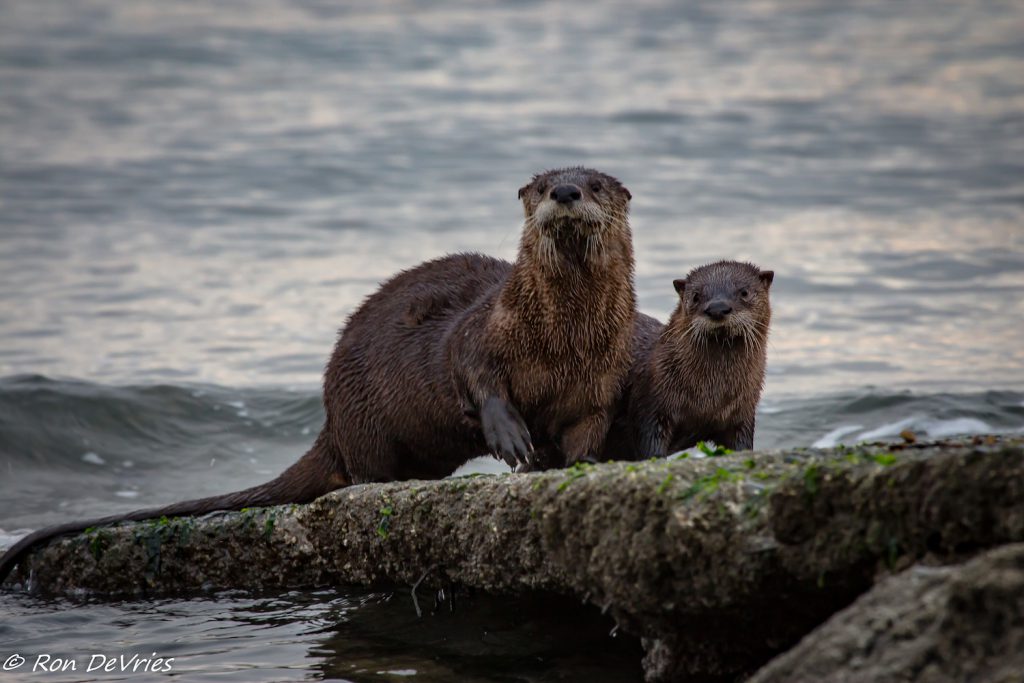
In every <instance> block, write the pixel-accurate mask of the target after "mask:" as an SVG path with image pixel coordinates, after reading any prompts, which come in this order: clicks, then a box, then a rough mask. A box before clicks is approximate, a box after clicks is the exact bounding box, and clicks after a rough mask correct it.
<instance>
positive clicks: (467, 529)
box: [7, 438, 1024, 680]
mask: <svg viewBox="0 0 1024 683" xmlns="http://www.w3.org/2000/svg"><path fill="white" fill-rule="evenodd" d="M879 456H885V457H879ZM1021 501H1024V440H1022V439H1019V438H1013V439H998V438H988V439H974V440H960V441H947V442H942V443H935V444H913V445H898V446H893V445H885V446H863V447H856V448H836V449H828V450H800V449H798V450H780V451H770V452H761V453H753V454H752V453H750V452H746V453H742V454H732V455H721V456H716V457H713V458H688V459H684V460H652V461H646V462H642V463H609V464H604V465H596V466H580V467H576V468H572V469H568V470H556V471H551V472H545V473H540V474H507V475H498V476H475V477H464V478H456V479H446V480H441V481H408V482H400V483H391V484H379V485H364V486H354V487H350V488H347V489H342V490H340V491H336V492H334V493H331V494H328V495H326V496H323V497H322V498H319V499H318V500H316V501H314V502H313V503H310V504H308V505H293V506H282V507H276V508H266V509H247V510H243V511H240V512H236V513H216V514H211V515H207V516H205V517H201V518H181V519H160V520H152V521H149V522H142V523H137V524H123V525H119V526H114V527H109V528H104V529H92V530H89V531H87V532H86V533H83V534H80V535H78V536H74V537H68V538H62V539H59V540H56V541H54V542H52V543H50V544H49V545H48V546H46V547H43V548H40V549H38V550H36V551H34V552H33V553H32V554H31V555H29V556H28V557H27V558H26V560H24V561H23V562H22V564H21V566H20V567H19V568H18V569H17V570H16V572H15V573H14V574H12V576H11V577H10V579H9V581H8V584H7V585H8V586H11V587H16V586H19V585H20V586H22V587H27V588H29V589H31V590H36V591H40V592H45V593H78V592H81V591H88V592H91V593H94V594H107V595H126V594H127V595H143V596H151V595H157V594H174V593H185V592H189V591H196V590H211V589H225V588H245V589H276V588H292V587H300V586H319V585H326V584H359V585H363V586H372V587H378V586H392V587H393V586H406V587H411V586H412V585H414V584H416V583H417V582H418V581H420V580H421V579H422V580H423V581H424V586H425V587H427V586H435V587H436V586H441V585H456V586H468V587H472V588H476V589H480V590H484V591H488V592H494V593H513V594H514V593H522V592H526V591H537V590H543V591H549V592H554V593H560V594H563V595H568V596H572V597H575V598H577V599H580V600H582V601H584V602H587V603H590V604H594V605H597V606H599V607H601V608H602V609H605V610H608V611H609V612H610V614H611V615H612V616H613V617H614V618H615V619H616V620H617V621H618V623H619V624H620V625H621V626H622V628H624V629H625V630H626V631H628V632H630V633H632V634H635V635H637V636H640V637H641V638H643V639H644V643H645V645H646V648H647V656H646V658H645V667H646V672H647V676H648V678H649V680H675V679H677V678H681V677H684V676H703V677H735V676H736V675H741V674H745V673H750V672H753V671H754V670H755V669H756V668H757V667H758V666H760V665H761V664H763V663H765V662H766V661H768V660H769V659H771V658H772V657H773V656H775V655H777V654H779V653H780V652H783V651H784V650H786V649H787V648H788V647H790V646H792V645H793V644H794V643H796V642H797V641H798V640H799V638H800V637H801V636H803V635H804V634H806V633H808V632H809V631H811V630H812V629H813V628H815V627H816V626H817V625H819V624H821V623H822V622H823V621H824V620H825V619H827V618H828V617H829V616H830V615H832V614H833V613H835V612H836V611H838V610H840V609H842V608H843V607H845V606H846V605H848V604H850V603H851V602H852V601H853V600H854V599H855V598H856V597H857V596H858V595H860V594H861V593H863V592H865V591H866V590H868V589H869V588H870V587H871V585H872V584H873V583H874V581H875V580H876V577H878V576H879V575H884V574H886V573H889V572H892V571H896V570H899V569H902V568H906V567H908V566H910V565H912V564H913V563H915V562H917V561H919V560H921V559H922V558H927V559H928V560H929V561H930V562H935V563H951V562H957V561H961V560H962V559H964V558H966V557H969V556H971V555H972V554H975V553H977V552H979V551H981V550H984V549H986V548H991V547H993V546H997V545H1001V544H1005V543H1010V542H1015V541H1024V506H1022V505H1021ZM424 577H425V578H424ZM740 634H742V637H740Z"/></svg>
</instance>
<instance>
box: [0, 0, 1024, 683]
mask: <svg viewBox="0 0 1024 683" xmlns="http://www.w3.org/2000/svg"><path fill="white" fill-rule="evenodd" d="M1022 30H1024V6H1022V5H1021V4H1020V3H1019V2H1015V1H1012V0H1008V1H1006V2H999V1H996V0H992V1H987V2H962V1H952V0H950V1H946V0H908V1H906V2H901V3H889V2H884V1H877V2H847V3H834V2H829V1H828V0H805V1H802V2H799V3H793V2H776V1H773V0H734V1H730V2H721V1H719V0H694V1H691V2H687V3H672V2H667V1H666V2H642V3H628V4H627V3H613V2H587V3H584V2H566V3H558V4H557V5H555V4H550V3H541V2H525V3H498V2H493V3H470V2H453V3H444V4H434V3H416V2H396V3H372V2H364V3H332V2H305V3H297V2H276V1H273V0H244V1H243V0H234V1H231V2H223V3H214V2H199V1H192V2H177V3H159V2H151V1H142V2H131V3H121V2H115V1H114V0H75V1H73V2H72V1H71V0H68V1H65V2H60V1H56V0H46V1H39V0H20V1H12V0H5V1H2V2H0V545H4V544H7V543H10V542H13V540H14V539H15V538H17V537H18V536H19V535H20V534H21V533H24V532H25V531H26V530H28V529H35V528H39V527H40V526H43V525H46V524H49V523H53V522H58V521H62V520H66V519H69V518H74V517H78V516H84V515H95V514H108V513H111V512H116V511H119V510H130V509H133V508H136V507H140V506H149V505H152V504H158V503H165V502H171V501H175V500H180V499H183V498H186V497H194V496H198V495H206V494H214V493H219V492H224V491H227V490H233V489H237V488H241V487H244V486H248V485H251V484H254V483H257V482H260V481H263V480H266V479H267V478H269V477H271V476H274V475H275V474H276V473H277V472H279V471H280V470H281V469H283V468H284V467H285V466H286V465H287V464H289V463H291V462H292V461H293V460H294V459H295V458H296V457H297V456H298V455H300V454H301V453H302V452H303V451H304V450H305V449H306V448H307V447H308V445H309V443H310V442H311V440H312V439H313V437H314V436H315V434H316V432H317V431H318V429H319V427H320V424H321V421H322V416H323V413H322V408H321V405H320V397H319V389H318V383H319V379H320V375H321V372H322V368H323V366H324V363H325V362H326V360H327V357H328V355H329V353H330V350H331V347H332V344H333V342H334V340H335V338H336V334H337V330H338V328H339V327H340V326H341V325H342V324H343V323H344V320H345V318H346V316H347V315H348V314H349V313H350V312H351V311H352V310H353V309H354V308H355V307H356V306H358V305H359V303H360V301H361V300H362V299H363V298H364V297H366V296H367V295H368V294H369V293H371V292H372V291H373V290H374V288H375V287H376V286H377V285H378V284H379V283H380V282H381V281H382V280H384V279H386V278H387V277H388V276H390V275H391V274H393V273H394V272H396V271H397V270H399V269H401V268H405V267H408V266H411V265H414V264H416V263H418V262H420V261H422V260H425V259H428V258H432V257H435V256H439V255H441V254H445V253H449V252H455V251H470V250H473V251H480V252H485V253H488V254H492V255H496V256H500V257H505V258H512V257H513V256H514V254H515V248H516V242H517V237H518V232H519V228H520V225H521V220H522V217H521V209H520V207H519V205H518V202H517V200H516V190H517V189H518V188H519V187H520V186H521V185H523V184H524V183H525V182H526V181H527V180H528V179H529V177H530V176H531V175H532V174H533V173H534V172H536V171H539V170H542V169H545V168H550V167H557V166H563V165H569V164H585V165H590V166H594V167H597V168H599V169H601V170H604V171H606V172H608V173H611V174H613V175H615V176H617V177H618V178H620V179H621V180H622V181H623V182H624V184H625V185H626V186H627V187H629V189H630V190H631V191H632V194H633V196H634V201H633V206H632V222H633V229H634V238H635V245H636V253H637V279H636V284H637V291H638V295H639V301H640V306H641V308H642V309H643V310H644V311H645V312H647V313H650V314H652V315H655V316H657V317H660V318H662V319H664V318H665V317H666V316H667V315H668V314H669V313H670V311H671V309H672V307H673V305H674V304H673V302H674V298H675V293H674V291H673V289H672V286H671V280H672V279H673V278H676V277H680V276H683V275H685V273H686V272H687V271H688V270H689V269H690V268H693V267H695V266H697V265H700V264H702V263H706V262H708V261H710V260H713V259H718V258H738V259H748V260H752V261H754V262H755V263H757V264H759V265H761V266H762V267H764V268H771V269H773V270H774V271H775V273H776V278H775V284H774V285H773V290H772V297H773V308H774V318H773V329H772V333H771V344H770V348H769V372H768V374H769V376H768V382H767V387H766V391H765V396H764V400H763V402H762V406H761V411H760V414H759V417H758V431H757V438H756V443H757V445H758V446H760V447H775V446H811V445H832V444H835V443H840V442H856V441H861V440H874V439H889V438H895V437H896V436H897V435H898V433H899V432H900V431H901V430H902V429H904V428H910V429H912V430H913V431H915V432H916V433H918V434H920V435H922V436H931V437H943V436H949V435H952V434H962V433H989V432H1019V431H1022V430H1024V343H1022V342H1021V338H1022V336H1024V334H1022V333H1024V161H1022V160H1024V42H1022V41H1021V35H1022ZM473 467H474V468H476V469H478V470H491V471H495V470H496V468H497V467H498V464H497V463H495V462H493V461H480V462H478V463H474V465H473ZM458 610H461V611H459V612H458V614H460V615H461V617H462V619H461V620H452V619H450V618H449V621H448V622H445V623H446V624H448V626H445V627H444V628H441V627H440V626H439V623H440V622H439V621H438V620H439V619H441V617H440V616H438V615H429V616H426V617H424V618H423V619H417V618H416V617H415V614H414V612H413V611H412V608H411V600H410V599H409V598H408V596H407V595H405V594H395V595H391V596H389V595H384V594H366V593H362V592H359V591H351V590H340V589H339V591H337V592H334V593H330V594H326V593H322V592H320V593H318V592H296V593H290V594H288V595H284V596H244V595H237V594H233V593H228V594H220V595H215V596H197V597H195V598H193V599H190V600H187V601H161V602H153V603H150V602H146V603H107V602H96V603H93V602H85V603H82V602H78V601H67V600H56V601H44V600H41V599H38V598H32V597H28V596H23V595H12V594H5V595H0V617H2V618H0V657H6V656H7V655H8V654H9V653H13V652H16V651H20V652H22V653H23V654H25V655H26V656H27V655H28V654H29V653H36V652H44V651H45V652H50V653H51V654H53V655H54V656H64V657H70V656H80V655H82V654H83V653H92V652H93V651H95V652H97V653H110V652H115V653H121V652H122V651H128V650H131V652H136V651H139V652H142V651H144V650H145V652H144V653H143V654H144V656H149V654H150V653H151V652H160V653H174V654H173V655H171V656H176V657H177V659H176V664H177V666H178V667H180V668H178V669H177V670H178V671H187V674H182V675H185V676H186V677H187V678H188V679H189V680H193V679H196V678H202V677H203V676H208V677H210V678H217V679H219V680H240V681H241V680H245V681H249V680H305V679H308V678H314V679H315V678H320V679H324V678H332V679H345V680H358V681H362V680H405V679H407V678H409V677H412V678H413V679H414V680H417V679H418V680H451V679H452V677H458V678H459V679H460V680H494V681H499V680H500V681H534V680H563V679H564V680H576V679H580V678H581V677H586V678H588V679H589V680H600V679H601V676H600V675H597V677H592V675H596V674H594V671H595V668H594V667H595V664H594V662H595V661H596V659H595V658H596V657H597V656H596V655H595V654H594V652H595V651H601V652H602V655H601V656H602V657H604V659H602V660H601V662H600V665H599V666H597V668H596V670H597V671H599V672H604V673H603V674H602V675H604V677H605V679H606V680H623V678H624V677H625V676H627V675H633V676H636V675H638V665H637V664H636V662H635V661H634V659H633V653H632V651H630V650H629V648H628V647H627V646H623V648H612V647H608V648H607V656H606V653H605V648H604V647H603V646H602V645H596V646H595V645H594V642H600V641H589V642H584V641H582V640H579V641H575V640H574V641H572V642H573V647H576V648H577V649H576V650H573V651H571V652H561V653H555V652H552V651H543V652H540V651H537V650H534V649H531V647H527V646H526V645H525V644H524V643H525V642H526V641H527V640H529V638H526V637H525V636H524V635H523V634H524V633H529V634H530V635H531V637H535V638H554V637H557V632H556V631H555V630H548V631H544V629H554V627H553V626H551V625H544V624H543V623H542V622H543V620H537V621H530V620H529V619H528V618H527V617H522V618H520V619H519V621H516V622H515V623H514V624H512V622H511V621H509V620H510V619H513V618H512V617H510V616H509V611H508V606H507V605H506V606H504V607H502V606H501V605H492V604H490V603H488V602H486V601H484V600H483V599H482V598H478V597H477V598H471V599H470V600H468V601H466V602H465V603H460V607H459V608H458ZM503 610H504V611H503ZM512 613H513V614H517V611H516V610H515V609H513V610H512ZM513 621H514V619H513ZM349 623H356V624H357V626H356V627H353V628H356V629H357V631H353V630H351V629H349V628H348V627H347V626H345V624H349ZM495 623H500V624H501V625H502V628H501V629H498V630H497V631H496V630H495V627H494V624H495ZM388 625H390V626H393V627H394V628H393V629H392V630H389V629H388ZM534 629H536V630H534ZM228 631H230V634H231V635H230V636H225V637H223V638H220V636H219V635H217V634H221V633H227V632H228ZM357 632H358V635H355V634H356V633H357ZM495 632H498V633H502V634H504V636H502V637H496V638H495V637H492V636H491V635H488V634H493V633H495ZM200 634H203V635H202V636H200ZM209 634H213V635H211V636H210V637H212V638H214V641H215V642H214V644H207V641H206V640H204V638H206V637H207V635H209ZM438 634H441V635H438ZM434 636H436V638H435V639H434V640H431V638H434ZM606 639H607V638H606ZM440 640H444V642H445V643H448V645H446V646H445V647H443V648H442V647H440V646H438V647H436V648H435V647H433V646H430V645H429V643H435V644H436V642H440ZM348 641H352V643H356V644H357V646H349V645H345V643H346V642H348ZM609 642H611V641H610V640H609ZM472 643H477V644H479V643H487V647H486V648H484V649H474V647H473V646H472ZM133 648H134V649H133ZM616 656H618V657H620V659H618V660H616V659H615V657H616ZM536 661H540V662H542V664H536V663H535V662H536ZM619 665H622V666H624V667H626V668H623V669H618V668H616V666H619ZM81 666H84V663H82V664H81ZM630 667H631V668H630ZM625 671H630V672H632V673H630V674H626V673H624V672H625ZM381 672H384V673H381ZM396 672H397V673H396ZM7 675H8V674H4V676H7ZM9 675H12V676H17V675H21V676H26V677H27V676H30V675H31V674H30V673H26V671H25V670H24V669H22V670H21V672H20V673H14V674H9ZM153 675H154V676H155V674H153ZM62 676H63V678H62ZM90 676H92V678H90ZM559 676H562V677H563V678H558V677H559ZM137 679H138V677H137V676H136V677H134V678H133V680H137ZM4 680H6V678H5V679H4ZM12 680H20V679H12ZM47 680H118V678H117V677H115V676H112V675H111V674H106V673H103V674H88V675H86V674H84V673H83V672H82V671H78V672H76V673H74V674H71V673H68V672H65V673H64V674H50V675H48V676H47Z"/></svg>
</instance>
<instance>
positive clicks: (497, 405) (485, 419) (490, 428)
mask: <svg viewBox="0 0 1024 683" xmlns="http://www.w3.org/2000/svg"><path fill="white" fill-rule="evenodd" d="M480 421H481V423H482V426H483V430H484V439H485V440H486V442H487V447H488V448H489V449H490V450H491V453H493V454H495V455H496V456H497V457H500V458H501V459H502V460H504V461H505V463H506V464H507V465H508V466H509V467H511V468H513V469H514V468H515V467H516V466H517V465H519V464H526V463H527V462H528V458H529V454H530V453H531V452H532V451H533V444H532V443H531V441H530V431H529V429H527V427H526V423H525V422H523V418H522V417H520V416H519V412H518V411H517V410H516V409H515V407H514V406H512V404H510V403H508V402H507V401H504V400H503V399H500V398H497V397H491V398H489V399H487V402H486V403H485V404H484V407H483V409H482V410H481V411H480Z"/></svg>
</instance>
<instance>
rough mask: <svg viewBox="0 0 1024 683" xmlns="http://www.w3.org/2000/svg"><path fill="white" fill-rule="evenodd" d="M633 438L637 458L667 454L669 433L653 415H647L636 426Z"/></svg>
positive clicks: (657, 456)
mask: <svg viewBox="0 0 1024 683" xmlns="http://www.w3.org/2000/svg"><path fill="white" fill-rule="evenodd" d="M636 431H637V434H636V438H635V446H636V455H637V458H638V459H643V458H664V457H665V456H666V455H668V449H669V445H670V444H669V441H670V439H669V433H668V430H667V429H665V428H664V427H663V426H662V425H661V423H660V421H659V420H658V419H657V418H655V417H648V418H646V419H644V420H643V421H642V422H641V425H640V427H639V428H637V430H636Z"/></svg>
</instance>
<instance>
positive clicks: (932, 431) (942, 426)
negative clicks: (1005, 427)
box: [922, 417, 995, 439]
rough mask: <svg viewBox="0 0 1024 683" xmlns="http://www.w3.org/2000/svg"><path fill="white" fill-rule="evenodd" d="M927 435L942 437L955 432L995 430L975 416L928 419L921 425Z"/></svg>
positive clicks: (975, 432)
mask: <svg viewBox="0 0 1024 683" xmlns="http://www.w3.org/2000/svg"><path fill="white" fill-rule="evenodd" d="M922 427H923V429H924V431H926V432H928V436H931V437H934V438H936V439H943V438H945V437H947V436H956V435H957V434H990V433H992V432H994V431H995V430H994V429H993V428H992V427H991V426H990V425H988V424H987V423H985V422H982V421H981V420H979V419H977V418H975V417H958V418H954V419H952V420H929V421H928V422H926V423H925V424H923V425H922Z"/></svg>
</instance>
